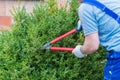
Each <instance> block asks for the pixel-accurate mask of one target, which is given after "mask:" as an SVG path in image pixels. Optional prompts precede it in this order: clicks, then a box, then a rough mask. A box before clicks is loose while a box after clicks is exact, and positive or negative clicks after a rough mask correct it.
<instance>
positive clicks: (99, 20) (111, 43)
mask: <svg viewBox="0 0 120 80" xmlns="http://www.w3.org/2000/svg"><path fill="white" fill-rule="evenodd" d="M98 1H99V2H101V3H102V4H104V5H105V6H106V7H108V8H109V9H111V10H112V11H114V12H115V13H116V14H118V15H120V1H119V0H98ZM78 15H79V18H80V20H81V21H82V27H83V31H84V35H85V36H86V35H89V34H92V33H95V32H98V34H99V40H100V44H101V45H102V46H104V47H105V48H106V49H107V50H108V51H110V50H113V51H120V24H119V23H118V22H117V21H116V20H114V19H113V18H112V17H110V16H109V15H107V14H106V13H105V12H103V11H101V10H100V9H99V8H97V7H95V6H93V5H90V4H87V3H82V4H81V5H80V7H79V8H78Z"/></svg>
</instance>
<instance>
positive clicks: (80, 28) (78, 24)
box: [76, 20, 82, 31]
mask: <svg viewBox="0 0 120 80" xmlns="http://www.w3.org/2000/svg"><path fill="white" fill-rule="evenodd" d="M76 30H77V31H81V30H82V24H81V21H80V20H79V21H78V23H77V28H76Z"/></svg>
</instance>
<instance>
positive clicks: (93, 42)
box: [81, 33, 99, 54]
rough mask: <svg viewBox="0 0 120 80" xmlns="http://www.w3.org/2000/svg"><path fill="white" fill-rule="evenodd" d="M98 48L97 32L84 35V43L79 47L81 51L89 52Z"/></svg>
mask: <svg viewBox="0 0 120 80" xmlns="http://www.w3.org/2000/svg"><path fill="white" fill-rule="evenodd" d="M98 48H99V38H98V36H97V33H94V34H92V35H89V36H86V37H85V41H84V44H83V45H82V47H81V51H82V52H83V53H85V54H91V53H94V52H95V51H97V50H98Z"/></svg>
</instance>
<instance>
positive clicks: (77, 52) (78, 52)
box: [72, 45, 87, 58]
mask: <svg viewBox="0 0 120 80" xmlns="http://www.w3.org/2000/svg"><path fill="white" fill-rule="evenodd" d="M81 47H82V46H81V45H77V46H76V47H75V48H74V49H73V51H72V54H74V55H75V56H76V57H78V58H83V57H85V56H87V55H86V54H84V53H83V52H82V51H81Z"/></svg>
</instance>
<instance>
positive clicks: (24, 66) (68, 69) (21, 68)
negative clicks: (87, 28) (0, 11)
mask: <svg viewBox="0 0 120 80" xmlns="http://www.w3.org/2000/svg"><path fill="white" fill-rule="evenodd" d="M47 3H48V4H46V5H41V4H40V5H38V6H35V8H34V11H33V13H30V14H28V13H27V12H26V10H25V8H24V7H23V8H17V9H14V11H13V15H14V20H15V23H14V24H13V25H12V31H11V32H8V31H3V33H2V35H0V80H101V79H102V77H103V67H104V64H105V62H106V60H105V53H106V52H105V50H104V49H103V48H102V47H100V49H99V50H98V51H97V52H96V53H95V54H92V55H88V56H87V57H86V58H83V59H78V58H76V57H75V56H73V55H72V54H70V53H67V52H59V51H50V50H42V46H43V45H44V44H45V43H47V42H49V41H51V40H52V39H54V38H56V37H58V36H60V35H62V34H64V33H66V32H67V31H69V30H71V29H73V28H75V27H76V24H77V21H78V16H77V8H78V5H79V3H78V2H77V1H75V0H73V1H72V2H71V8H70V10H69V11H67V10H66V9H65V8H61V9H58V8H57V7H56V5H55V2H54V0H53V1H48V2H47ZM83 41H84V36H83V33H82V32H78V33H75V34H73V35H70V36H69V37H67V38H65V39H63V40H61V41H59V42H57V43H55V44H54V45H53V46H64V47H75V46H76V45H77V44H83Z"/></svg>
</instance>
